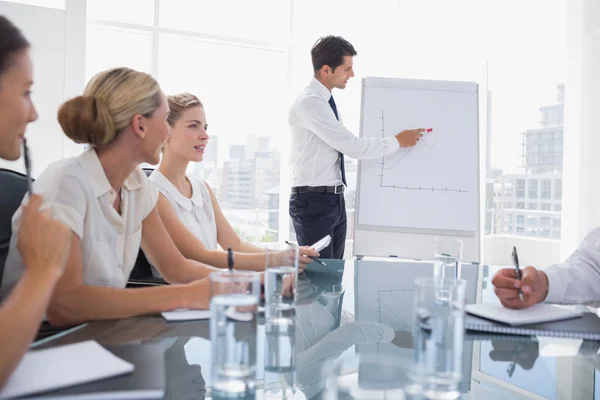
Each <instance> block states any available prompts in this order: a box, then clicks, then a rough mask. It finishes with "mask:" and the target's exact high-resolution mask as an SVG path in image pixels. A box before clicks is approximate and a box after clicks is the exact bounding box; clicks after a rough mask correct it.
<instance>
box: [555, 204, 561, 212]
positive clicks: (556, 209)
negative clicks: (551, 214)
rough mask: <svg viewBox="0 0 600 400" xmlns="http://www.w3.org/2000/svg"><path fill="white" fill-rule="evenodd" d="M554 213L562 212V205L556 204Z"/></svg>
mask: <svg viewBox="0 0 600 400" xmlns="http://www.w3.org/2000/svg"><path fill="white" fill-rule="evenodd" d="M554 211H562V204H555V205H554Z"/></svg>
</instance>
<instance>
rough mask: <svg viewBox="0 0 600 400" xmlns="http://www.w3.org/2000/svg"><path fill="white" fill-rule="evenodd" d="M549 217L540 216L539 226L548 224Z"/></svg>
mask: <svg viewBox="0 0 600 400" xmlns="http://www.w3.org/2000/svg"><path fill="white" fill-rule="evenodd" d="M550 223H551V218H550V217H541V218H540V226H550Z"/></svg>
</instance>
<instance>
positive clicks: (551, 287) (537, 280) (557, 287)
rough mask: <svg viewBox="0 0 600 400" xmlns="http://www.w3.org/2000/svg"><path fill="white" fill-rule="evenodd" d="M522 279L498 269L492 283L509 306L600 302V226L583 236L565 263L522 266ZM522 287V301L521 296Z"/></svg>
mask: <svg viewBox="0 0 600 400" xmlns="http://www.w3.org/2000/svg"><path fill="white" fill-rule="evenodd" d="M521 275H522V276H521V280H520V281H519V280H518V279H517V272H516V271H515V269H513V268H505V269H501V270H500V271H498V273H497V274H496V275H495V276H494V279H493V280H492V283H493V284H494V287H495V288H494V290H495V292H496V295H497V296H498V298H499V299H500V302H501V303H502V304H503V305H504V306H505V307H508V308H515V309H519V308H526V307H531V306H532V305H534V304H536V303H541V302H543V301H546V302H549V303H590V302H598V301H600V228H596V229H594V230H593V231H591V232H590V233H588V235H587V236H586V237H585V239H583V242H582V243H581V245H580V246H579V248H578V249H577V250H576V251H575V252H574V253H573V254H572V255H571V256H570V257H569V258H568V259H567V260H566V261H565V262H564V263H560V264H555V265H552V266H551V267H548V268H546V269H544V270H539V269H536V268H534V267H527V268H525V269H523V271H522V274H521ZM519 289H520V290H521V291H522V293H523V296H522V298H523V300H521V299H520V298H519Z"/></svg>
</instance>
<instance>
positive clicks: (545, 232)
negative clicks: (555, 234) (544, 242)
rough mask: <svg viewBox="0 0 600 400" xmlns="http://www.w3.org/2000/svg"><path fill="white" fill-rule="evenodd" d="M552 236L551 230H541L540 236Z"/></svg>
mask: <svg viewBox="0 0 600 400" xmlns="http://www.w3.org/2000/svg"><path fill="white" fill-rule="evenodd" d="M551 235H552V231H551V230H550V229H541V230H540V236H541V237H544V238H549V237H550V236H551Z"/></svg>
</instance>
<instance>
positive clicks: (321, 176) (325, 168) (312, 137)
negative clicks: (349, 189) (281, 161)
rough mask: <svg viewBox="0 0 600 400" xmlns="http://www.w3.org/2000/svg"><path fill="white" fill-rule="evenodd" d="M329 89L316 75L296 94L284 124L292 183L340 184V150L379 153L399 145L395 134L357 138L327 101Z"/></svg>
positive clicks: (367, 155) (356, 154)
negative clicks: (287, 132)
mask: <svg viewBox="0 0 600 400" xmlns="http://www.w3.org/2000/svg"><path fill="white" fill-rule="evenodd" d="M330 97H331V92H330V91H329V89H327V88H326V87H325V86H324V85H323V84H322V83H321V82H319V81H318V80H317V79H316V78H313V79H312V80H311V82H310V84H309V85H308V86H306V88H304V90H303V91H302V93H300V95H299V96H298V97H297V98H296V100H295V101H294V103H293V105H292V107H291V108H290V112H289V116H288V124H289V126H290V132H291V134H292V151H291V155H290V166H291V181H292V187H295V186H334V185H341V184H342V173H341V168H340V153H343V154H345V155H346V156H348V157H351V158H357V159H369V158H378V157H383V156H386V155H388V154H391V153H394V152H395V151H397V150H398V149H399V148H400V145H399V143H398V140H397V139H396V138H395V137H388V138H385V139H383V138H382V139H377V138H369V139H361V138H358V137H356V136H355V135H354V134H353V133H352V132H350V131H349V130H348V129H346V128H345V127H344V125H342V118H341V114H340V110H339V109H338V110H337V111H338V116H339V117H340V120H339V121H338V120H337V119H336V118H335V114H334V113H333V110H332V109H331V106H330V105H329V99H330Z"/></svg>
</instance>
